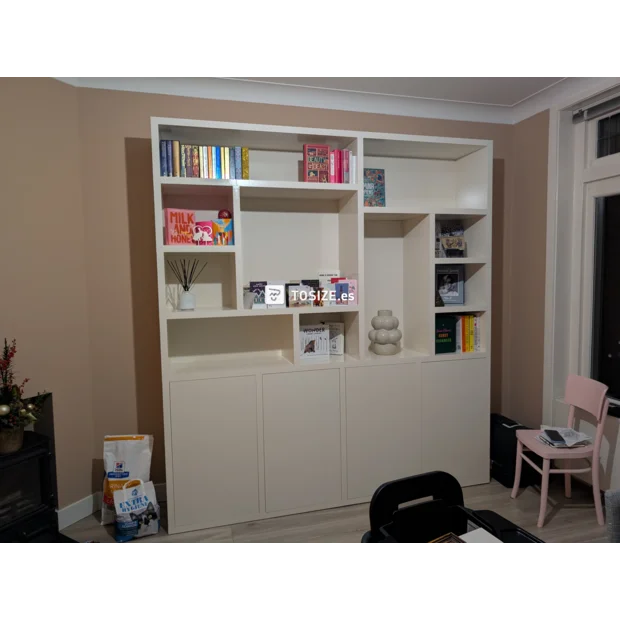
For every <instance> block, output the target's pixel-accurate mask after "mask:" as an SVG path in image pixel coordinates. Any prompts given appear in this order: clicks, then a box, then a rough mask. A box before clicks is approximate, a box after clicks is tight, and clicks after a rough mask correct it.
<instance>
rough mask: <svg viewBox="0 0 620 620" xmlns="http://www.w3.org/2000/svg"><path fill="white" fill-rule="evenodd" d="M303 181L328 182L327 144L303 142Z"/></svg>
mask: <svg viewBox="0 0 620 620" xmlns="http://www.w3.org/2000/svg"><path fill="white" fill-rule="evenodd" d="M304 181H306V182H310V183H329V146H328V145H327V144H304Z"/></svg>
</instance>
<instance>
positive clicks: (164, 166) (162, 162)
mask: <svg viewBox="0 0 620 620" xmlns="http://www.w3.org/2000/svg"><path fill="white" fill-rule="evenodd" d="M167 172H168V149H167V148H166V141H165V140H160V141H159V173H160V175H161V176H162V177H165V176H166V175H167Z"/></svg>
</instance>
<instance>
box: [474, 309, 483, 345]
mask: <svg viewBox="0 0 620 620" xmlns="http://www.w3.org/2000/svg"><path fill="white" fill-rule="evenodd" d="M481 327H482V325H481V319H480V315H479V314H476V315H474V351H475V352H476V353H480V352H481V351H482V333H481V332H482V329H481Z"/></svg>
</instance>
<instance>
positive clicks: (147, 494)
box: [114, 480, 159, 542]
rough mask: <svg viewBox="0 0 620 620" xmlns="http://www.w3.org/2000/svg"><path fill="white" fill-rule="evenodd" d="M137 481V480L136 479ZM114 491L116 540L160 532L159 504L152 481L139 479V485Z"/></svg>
mask: <svg viewBox="0 0 620 620" xmlns="http://www.w3.org/2000/svg"><path fill="white" fill-rule="evenodd" d="M134 482H135V481H134ZM129 484H132V483H131V482H128V483H127V484H125V486H124V487H123V488H122V489H120V490H119V491H114V507H115V508H116V525H115V532H114V538H115V539H116V542H127V541H129V540H133V539H134V538H142V536H150V535H151V534H157V532H159V504H158V503H157V498H156V497H155V486H154V485H153V483H152V482H142V480H138V485H137V486H127V485H129Z"/></svg>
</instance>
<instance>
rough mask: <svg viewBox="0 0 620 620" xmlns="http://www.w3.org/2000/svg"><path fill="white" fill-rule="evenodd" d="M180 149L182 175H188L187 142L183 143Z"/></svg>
mask: <svg viewBox="0 0 620 620" xmlns="http://www.w3.org/2000/svg"><path fill="white" fill-rule="evenodd" d="M179 150H180V152H181V176H182V177H186V176H187V157H186V155H185V153H186V151H185V144H181V147H180V149H179Z"/></svg>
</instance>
